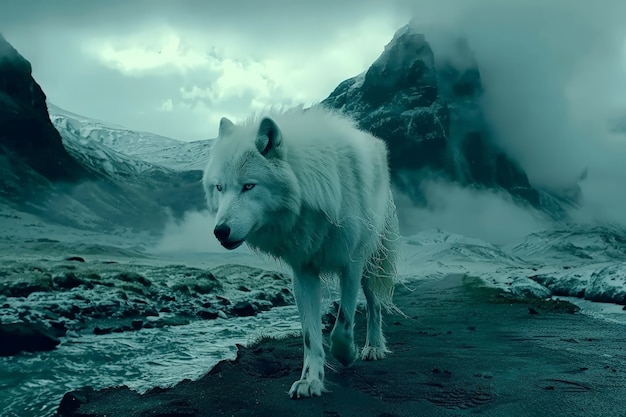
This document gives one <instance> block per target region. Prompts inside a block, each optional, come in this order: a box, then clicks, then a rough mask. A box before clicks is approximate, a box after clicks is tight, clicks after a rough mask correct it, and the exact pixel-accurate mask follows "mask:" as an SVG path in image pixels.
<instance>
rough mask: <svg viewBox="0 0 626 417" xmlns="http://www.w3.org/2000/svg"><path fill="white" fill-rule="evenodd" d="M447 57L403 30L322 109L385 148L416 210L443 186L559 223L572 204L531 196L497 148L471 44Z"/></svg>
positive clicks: (455, 44)
mask: <svg viewBox="0 0 626 417" xmlns="http://www.w3.org/2000/svg"><path fill="white" fill-rule="evenodd" d="M447 49H448V51H447V53H446V54H441V56H439V57H437V56H436V55H435V52H433V50H432V48H431V46H430V44H429V43H428V42H427V41H426V38H425V36H424V35H423V34H420V33H418V32H417V31H416V30H415V29H414V28H413V27H412V26H411V25H407V26H404V27H403V28H401V29H399V30H398V31H397V32H396V33H395V35H394V37H393V39H392V40H391V42H389V44H387V46H385V49H384V51H383V53H382V54H381V55H380V57H379V58H378V59H377V60H376V61H375V62H374V63H373V64H372V65H371V66H370V68H369V69H368V70H367V71H365V72H364V73H362V74H359V75H357V76H356V77H353V78H350V79H348V80H345V81H343V82H342V83H341V84H339V86H338V87H337V88H336V89H335V90H334V91H333V92H332V93H331V94H330V95H329V96H328V97H327V98H326V99H325V100H323V101H322V105H324V106H326V107H329V108H332V109H336V110H339V111H340V112H343V113H345V114H347V115H349V116H351V117H352V118H354V119H355V120H356V121H357V123H358V125H359V127H360V128H361V129H363V130H366V131H369V132H371V133H372V134H374V135H375V136H377V137H379V138H381V139H383V140H385V141H386V142H387V145H388V147H389V152H390V166H391V174H392V180H393V182H394V184H395V185H396V186H397V187H398V188H399V189H400V190H401V191H403V192H404V193H406V194H407V195H408V196H409V197H410V198H411V200H412V201H413V202H414V203H417V204H420V205H428V201H427V196H426V195H425V194H424V192H423V190H422V187H421V184H422V182H423V181H427V180H431V179H433V180H438V181H441V180H446V181H450V182H454V183H457V184H460V185H462V186H466V187H476V188H492V189H502V190H505V191H506V192H508V193H509V194H511V195H512V196H513V197H514V198H515V199H516V200H517V201H521V202H523V203H527V204H530V205H531V206H533V207H536V208H541V209H543V210H545V211H548V212H550V213H551V214H553V215H554V216H555V217H559V216H561V215H562V213H563V205H564V204H566V203H567V202H569V201H570V200H569V199H568V198H566V197H562V198H561V197H559V196H553V195H552V194H550V193H547V192H545V191H543V190H538V189H536V188H534V187H533V186H532V185H531V184H530V183H529V181H528V177H527V176H526V173H525V172H524V171H523V169H522V168H521V167H520V166H519V165H518V164H517V163H516V162H515V161H514V160H513V159H511V158H510V157H509V156H507V155H506V153H504V152H503V151H502V150H501V149H499V148H498V147H497V146H496V145H495V142H494V140H493V134H492V132H491V129H490V127H489V124H488V122H487V121H486V119H485V116H484V114H483V112H482V109H481V95H482V93H483V91H484V87H483V85H482V81H481V76H480V70H479V67H478V63H477V62H476V59H475V57H474V55H473V53H472V51H471V49H470V48H469V45H468V43H467V42H466V41H465V40H463V39H454V40H451V41H450V45H449V47H448V48H447Z"/></svg>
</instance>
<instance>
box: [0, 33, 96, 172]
mask: <svg viewBox="0 0 626 417" xmlns="http://www.w3.org/2000/svg"><path fill="white" fill-rule="evenodd" d="M31 72H32V71H31V65H30V63H29V62H28V61H27V60H26V59H25V58H24V57H22V55H20V54H19V52H17V51H16V50H15V48H13V46H11V45H10V44H9V43H8V42H7V41H6V39H5V38H4V37H3V36H2V35H0V155H5V156H8V155H10V156H11V158H13V157H17V158H18V159H19V161H17V162H19V163H23V164H25V165H26V166H28V167H30V168H32V169H33V170H34V171H35V172H36V173H37V174H39V175H41V176H42V177H43V178H45V179H47V180H50V181H75V180H77V179H79V178H80V177H81V176H84V175H85V170H84V169H82V167H81V166H80V165H79V164H78V163H77V162H76V161H74V160H73V159H72V158H71V157H70V156H69V155H68V153H67V152H66V151H65V148H64V147H63V143H62V141H61V136H60V135H59V133H58V132H57V130H56V129H55V128H54V126H53V125H52V123H51V122H50V118H49V116H48V110H47V107H46V96H45V94H44V93H43V91H42V90H41V87H40V86H39V84H37V82H35V80H34V79H33V77H32V75H31Z"/></svg>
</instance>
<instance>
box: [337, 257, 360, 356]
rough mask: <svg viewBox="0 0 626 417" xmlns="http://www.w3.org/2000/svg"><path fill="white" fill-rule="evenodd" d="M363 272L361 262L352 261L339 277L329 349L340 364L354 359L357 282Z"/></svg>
mask: <svg viewBox="0 0 626 417" xmlns="http://www.w3.org/2000/svg"><path fill="white" fill-rule="evenodd" d="M362 274H363V264H362V263H357V262H353V263H351V264H350V265H349V266H347V267H346V268H345V269H344V271H343V274H341V276H340V277H339V285H340V287H341V301H340V303H339V311H338V313H337V320H336V321H335V326H334V327H333V331H332V332H331V334H330V340H331V347H330V350H331V352H332V354H333V356H334V357H335V359H337V360H338V361H339V362H341V364H342V365H344V366H348V365H350V364H351V363H352V362H354V360H355V359H356V356H357V354H356V348H355V347H354V313H355V311H356V298H357V295H358V292H359V282H360V281H361V275H362Z"/></svg>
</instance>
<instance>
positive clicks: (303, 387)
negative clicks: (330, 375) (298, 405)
mask: <svg viewBox="0 0 626 417" xmlns="http://www.w3.org/2000/svg"><path fill="white" fill-rule="evenodd" d="M322 391H325V390H324V383H323V382H322V381H320V380H319V379H317V378H315V379H301V380H299V381H296V382H294V383H293V385H292V386H291V389H290V390H289V396H290V397H291V398H292V399H294V400H296V399H298V398H308V397H319V396H320V395H322Z"/></svg>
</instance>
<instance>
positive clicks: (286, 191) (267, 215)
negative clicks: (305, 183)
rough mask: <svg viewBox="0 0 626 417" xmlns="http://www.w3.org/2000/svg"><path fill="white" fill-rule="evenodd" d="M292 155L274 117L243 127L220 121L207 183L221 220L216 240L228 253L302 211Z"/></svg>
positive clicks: (211, 204) (217, 223) (213, 207)
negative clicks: (289, 162)
mask: <svg viewBox="0 0 626 417" xmlns="http://www.w3.org/2000/svg"><path fill="white" fill-rule="evenodd" d="M286 154H287V152H286V148H285V146H284V144H283V136H282V133H281V131H280V129H279V127H278V125H277V124H276V123H275V122H274V120H272V119H271V118H269V117H265V118H263V119H261V121H260V122H257V123H254V124H248V125H243V126H235V125H234V124H233V123H232V122H231V121H230V120H228V119H226V118H222V119H221V120H220V126H219V135H218V137H217V139H216V140H215V142H214V144H213V148H212V150H211V157H210V159H209V163H208V165H207V167H206V170H205V172H204V178H203V183H204V190H205V192H206V197H207V202H208V206H209V210H210V212H211V213H212V214H213V215H214V216H215V229H214V234H215V237H217V239H218V240H219V241H220V243H221V244H222V246H224V247H225V248H226V249H235V248H237V247H239V246H240V245H241V244H242V243H243V242H245V241H246V240H247V239H250V238H251V237H253V236H254V234H255V233H257V232H259V230H261V229H262V228H263V227H265V226H269V225H272V224H275V223H276V222H279V221H280V217H281V216H284V215H285V214H286V213H289V212H292V213H293V212H295V213H297V212H298V211H299V209H300V207H299V198H298V195H299V192H300V191H299V189H298V184H297V181H296V179H295V176H294V173H293V171H292V170H291V168H290V167H289V164H288V163H287V162H286V156H287V155H286Z"/></svg>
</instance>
